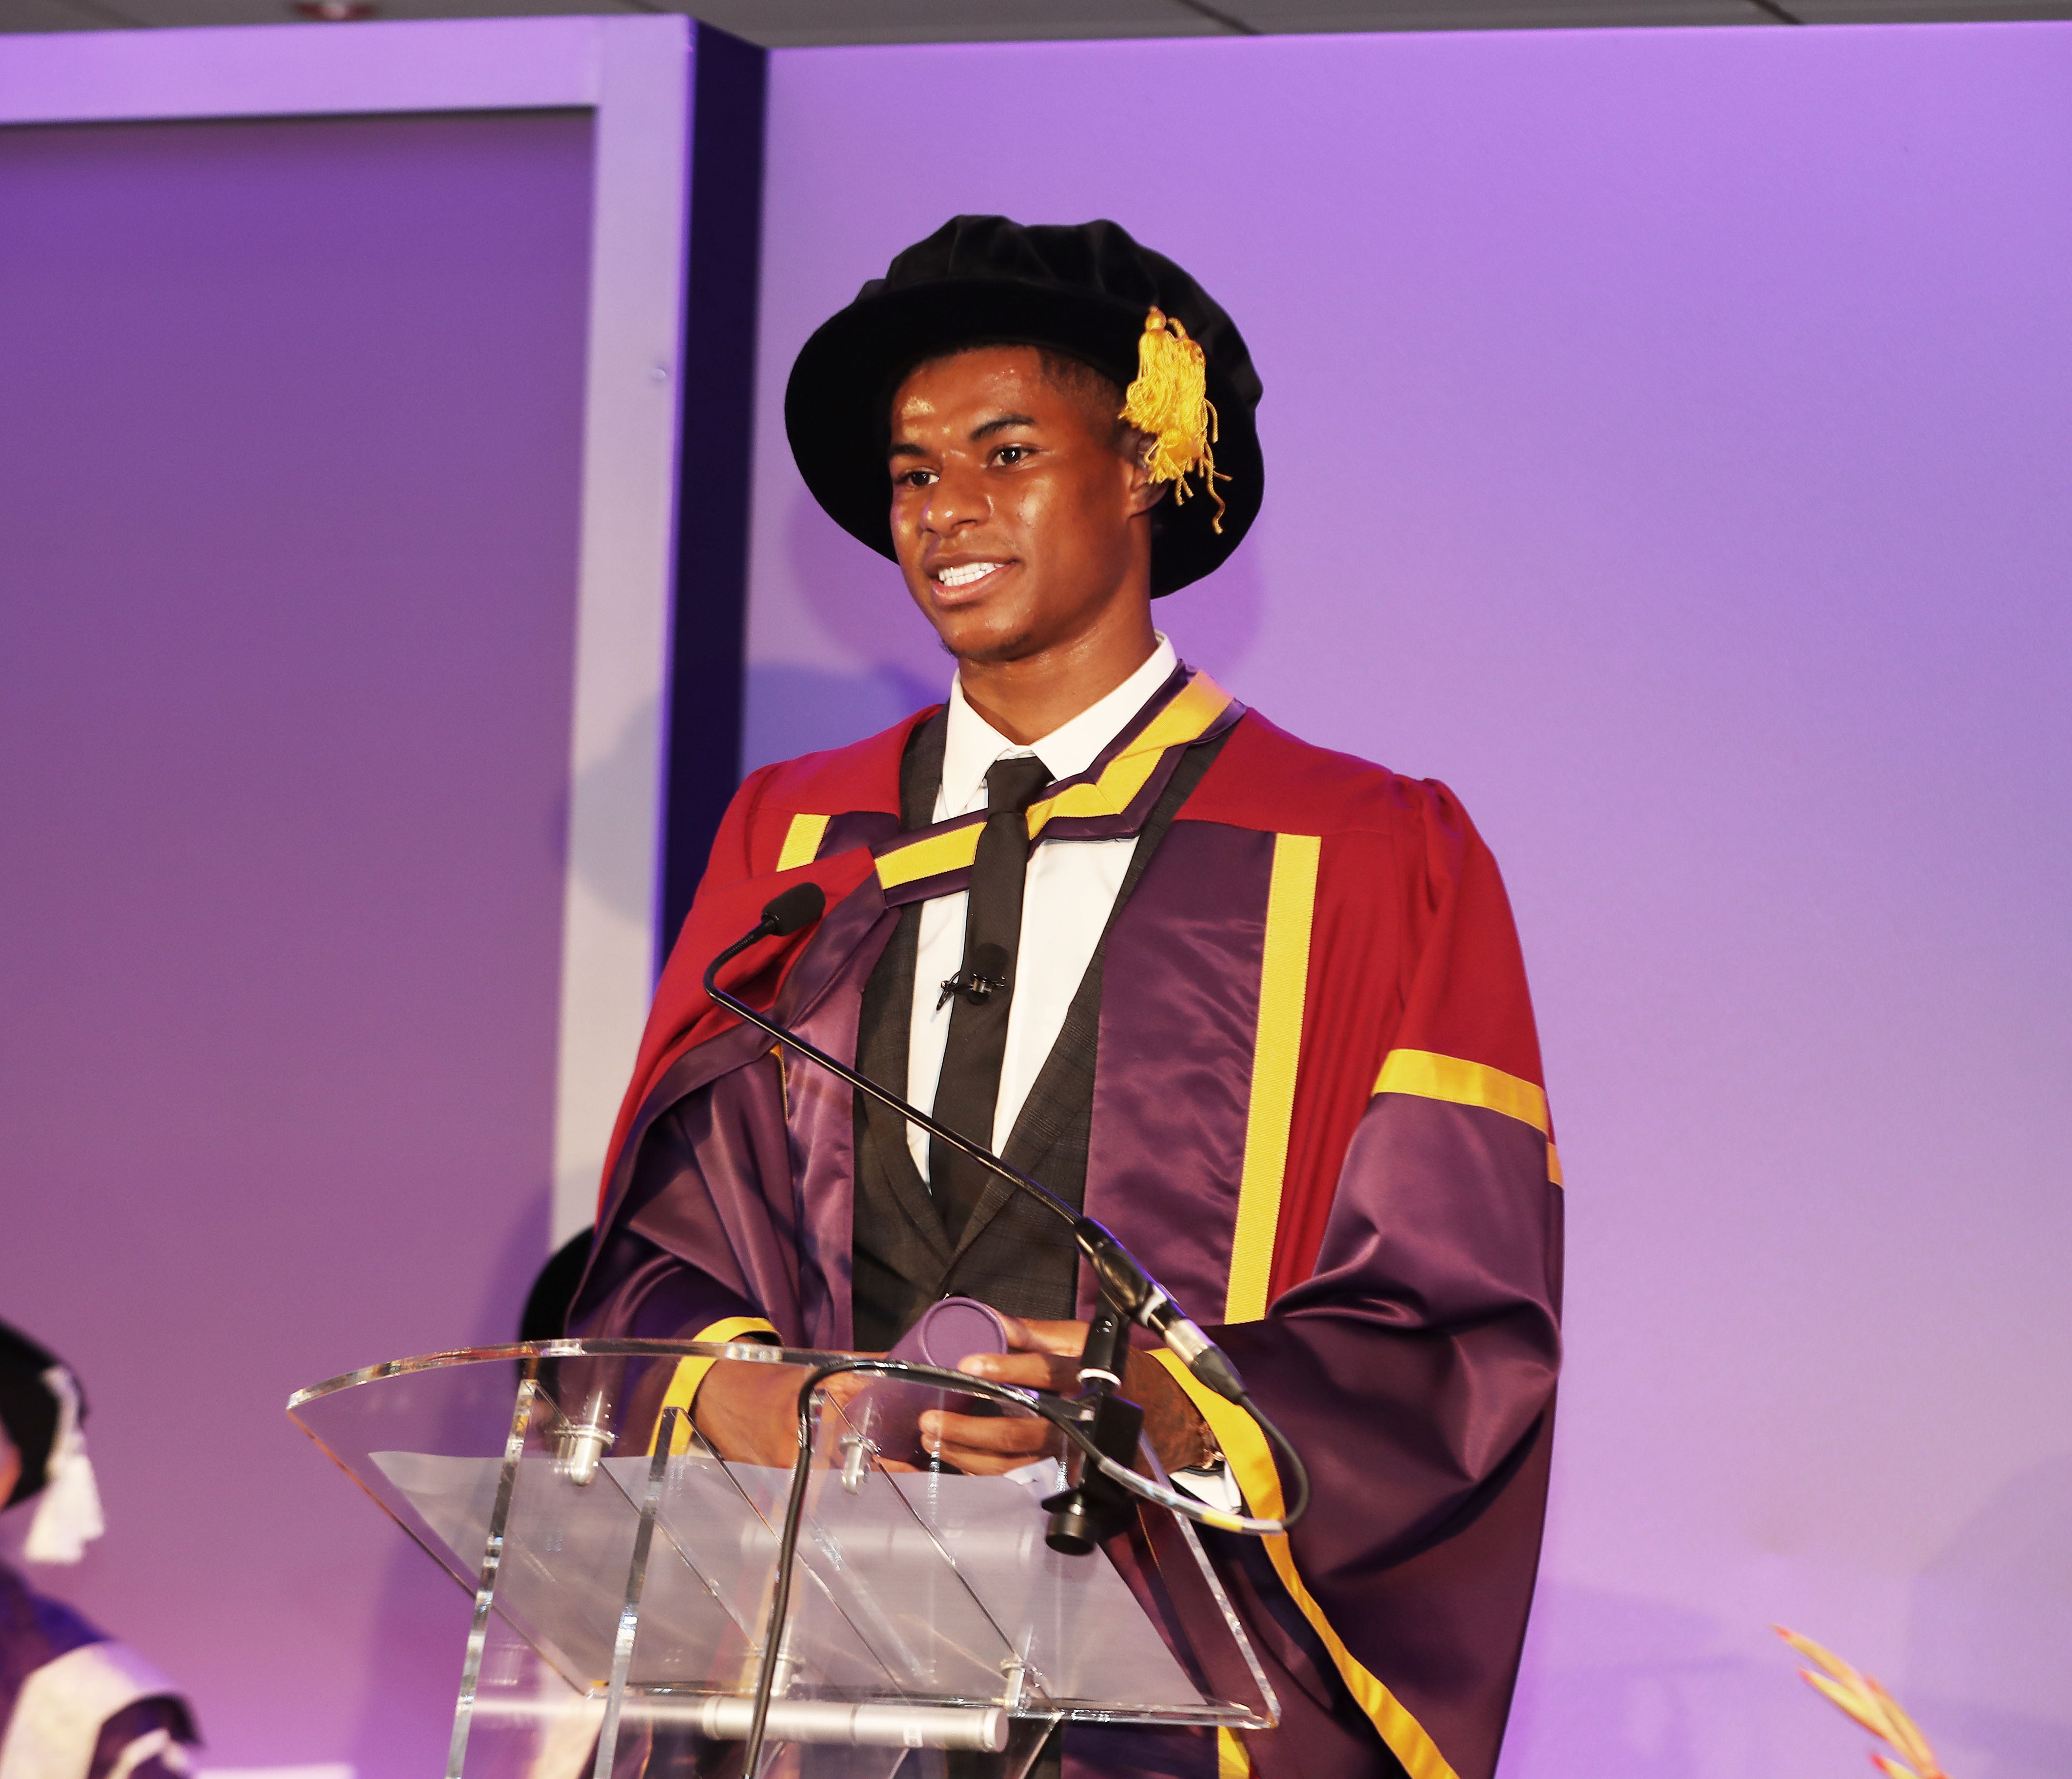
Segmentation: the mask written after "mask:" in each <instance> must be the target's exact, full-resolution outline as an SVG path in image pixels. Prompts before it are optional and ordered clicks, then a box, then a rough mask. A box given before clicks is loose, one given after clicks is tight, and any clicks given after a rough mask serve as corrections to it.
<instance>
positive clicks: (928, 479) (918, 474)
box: [892, 470, 935, 488]
mask: <svg viewBox="0 0 2072 1779" xmlns="http://www.w3.org/2000/svg"><path fill="white" fill-rule="evenodd" d="M934 481H935V471H934V470H901V471H900V473H899V474H898V475H895V476H894V477H893V479H892V485H893V487H895V488H925V487H928V486H929V485H930V483H932V482H934Z"/></svg>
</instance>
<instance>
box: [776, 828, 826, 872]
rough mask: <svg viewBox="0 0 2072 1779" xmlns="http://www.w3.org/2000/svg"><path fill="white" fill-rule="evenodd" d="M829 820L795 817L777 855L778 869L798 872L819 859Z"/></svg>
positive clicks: (787, 829)
mask: <svg viewBox="0 0 2072 1779" xmlns="http://www.w3.org/2000/svg"><path fill="white" fill-rule="evenodd" d="M829 819H830V818H828V816H793V817H792V818H791V826H790V827H789V828H786V829H785V830H784V844H783V848H781V849H780V850H779V853H778V854H777V869H779V870H780V871H791V870H796V869H797V868H798V867H799V866H800V865H811V864H812V862H813V861H814V860H815V859H816V858H818V857H820V837H821V836H823V835H824V834H825V833H826V832H827V831H828V820H829Z"/></svg>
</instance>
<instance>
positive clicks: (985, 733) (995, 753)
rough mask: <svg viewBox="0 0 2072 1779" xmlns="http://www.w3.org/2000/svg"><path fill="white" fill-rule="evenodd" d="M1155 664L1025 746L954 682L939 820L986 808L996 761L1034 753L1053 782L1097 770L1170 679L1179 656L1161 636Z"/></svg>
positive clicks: (937, 812) (937, 811) (938, 803)
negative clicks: (1098, 763)
mask: <svg viewBox="0 0 2072 1779" xmlns="http://www.w3.org/2000/svg"><path fill="white" fill-rule="evenodd" d="M1154 634H1157V635H1158V646H1157V647H1156V648H1154V649H1153V651H1151V659H1149V660H1148V661H1146V662H1145V664H1144V665H1143V666H1142V667H1141V668H1138V669H1137V671H1136V672H1134V673H1133V674H1131V675H1130V676H1129V677H1128V679H1127V680H1124V681H1123V682H1122V684H1120V685H1119V686H1117V687H1116V688H1115V690H1114V691H1112V692H1110V693H1108V696H1106V697H1105V698H1102V699H1100V700H1098V701H1096V702H1095V703H1093V704H1091V705H1087V708H1086V709H1084V710H1083V711H1081V712H1080V713H1079V715H1078V716H1076V717H1073V718H1072V719H1071V721H1070V722H1067V723H1060V724H1059V725H1058V727H1057V728H1055V729H1052V730H1051V731H1050V733H1049V734H1047V735H1045V736H1043V737H1040V738H1039V739H1038V740H1036V741H1034V742H1030V744H1029V745H1028V746H1026V747H1024V746H1022V744H1021V743H1020V742H1010V741H1009V739H1008V738H1007V737H1005V735H1003V734H1001V733H1000V731H999V730H998V729H995V728H994V727H993V725H992V724H990V723H989V722H988V721H986V720H985V718H984V717H981V716H980V715H979V713H977V712H976V711H975V710H973V709H972V707H971V706H970V705H969V704H968V703H967V702H966V701H965V699H964V684H963V682H962V681H961V680H952V681H951V682H950V705H949V726H948V732H947V733H945V734H944V736H943V788H942V791H941V792H940V794H939V796H938V797H937V799H936V803H935V819H936V820H938V821H947V820H948V819H949V818H950V817H951V816H962V815H965V814H967V813H968V812H969V811H972V810H974V809H983V808H985V774H986V768H987V767H988V766H991V765H992V764H993V762H994V761H995V760H1010V759H1017V758H1020V757H1021V756H1022V755H1023V754H1036V755H1037V756H1038V757H1039V758H1041V759H1042V762H1043V764H1044V765H1045V766H1047V767H1048V768H1049V769H1050V776H1051V778H1052V779H1054V780H1055V779H1071V778H1076V777H1077V776H1078V775H1079V774H1080V773H1082V772H1083V771H1085V770H1087V767H1088V766H1091V765H1092V764H1093V763H1094V762H1095V760H1096V759H1097V758H1099V757H1100V751H1101V750H1102V749H1103V748H1104V747H1106V746H1108V743H1109V742H1112V741H1113V740H1114V739H1115V738H1116V736H1117V735H1119V734H1120V733H1122V729H1123V725H1124V724H1126V723H1127V722H1128V721H1129V719H1130V718H1131V717H1134V716H1135V715H1136V714H1137V712H1138V711H1140V710H1141V709H1143V708H1144V706H1145V703H1146V702H1147V701H1149V698H1150V696H1151V695H1152V693H1153V692H1156V691H1157V689H1158V688H1159V687H1161V685H1163V684H1165V681H1166V680H1168V679H1169V678H1170V676H1171V675H1172V672H1173V670H1174V668H1176V667H1177V666H1178V665H1179V657H1178V655H1176V654H1175V653H1174V648H1173V645H1172V643H1171V642H1170V641H1169V640H1168V639H1166V637H1165V635H1163V634H1162V633H1154Z"/></svg>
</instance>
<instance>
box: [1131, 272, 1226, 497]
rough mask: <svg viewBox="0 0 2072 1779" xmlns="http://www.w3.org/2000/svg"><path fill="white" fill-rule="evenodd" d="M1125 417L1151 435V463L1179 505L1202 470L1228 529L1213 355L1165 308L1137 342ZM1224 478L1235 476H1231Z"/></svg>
mask: <svg viewBox="0 0 2072 1779" xmlns="http://www.w3.org/2000/svg"><path fill="white" fill-rule="evenodd" d="M1120 418H1122V419H1124V420H1125V421H1128V423H1129V424H1130V425H1133V426H1134V427H1135V428H1136V429H1137V430H1138V431H1139V432H1140V433H1149V434H1150V435H1151V440H1152V446H1151V454H1150V457H1149V460H1148V462H1147V463H1146V467H1147V468H1148V469H1149V470H1150V471H1151V479H1152V480H1153V481H1154V482H1170V483H1172V484H1173V485H1174V486H1173V501H1174V505H1176V506H1178V505H1179V504H1180V503H1182V502H1183V501H1185V500H1186V498H1187V496H1188V495H1189V494H1190V493H1191V492H1193V490H1191V489H1190V488H1189V487H1188V486H1187V478H1188V477H1189V476H1190V475H1193V474H1194V473H1195V472H1196V471H1197V470H1198V471H1199V472H1200V473H1201V477H1202V487H1204V488H1206V489H1207V491H1208V495H1209V498H1210V499H1211V500H1213V501H1215V503H1216V516H1215V520H1214V521H1213V524H1214V526H1215V532H1216V535H1217V536H1219V537H1220V536H1222V535H1223V496H1222V495H1219V494H1218V493H1217V492H1216V479H1217V476H1218V475H1219V471H1218V470H1217V468H1216V458H1215V450H1213V449H1212V447H1213V446H1214V445H1215V440H1216V409H1215V403H1214V402H1212V401H1210V400H1209V374H1208V358H1207V355H1206V354H1204V353H1203V351H1202V348H1201V344H1200V343H1199V342H1198V341H1196V340H1191V339H1188V338H1187V330H1186V328H1185V327H1182V325H1181V324H1180V323H1179V322H1178V321H1177V320H1175V319H1174V318H1173V317H1172V316H1170V315H1169V314H1166V313H1165V310H1162V309H1156V308H1154V309H1153V310H1152V311H1151V313H1150V314H1148V315H1146V316H1145V318H1144V332H1143V335H1141V338H1140V339H1138V340H1137V380H1136V381H1135V382H1134V383H1133V384H1130V386H1129V391H1128V396H1127V397H1126V398H1125V400H1124V402H1123V405H1122V413H1121V415H1120ZM1223 480H1224V481H1226V482H1227V481H1229V480H1230V478H1229V477H1228V476H1227V475H1226V476H1224V477H1223Z"/></svg>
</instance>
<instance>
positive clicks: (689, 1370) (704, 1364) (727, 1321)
mask: <svg viewBox="0 0 2072 1779" xmlns="http://www.w3.org/2000/svg"><path fill="white" fill-rule="evenodd" d="M820 820H822V821H825V820H827V817H826V816H822V817H821V818H820ZM776 1333H777V1330H776V1329H775V1328H773V1327H772V1326H771V1325H770V1324H769V1323H768V1322H767V1321H764V1320H763V1317H760V1316H726V1317H722V1318H721V1319H720V1320H719V1321H716V1322H714V1323H713V1324H712V1325H710V1326H709V1327H706V1328H701V1329H699V1330H698V1332H697V1333H696V1334H694V1335H693V1336H692V1337H691V1338H692V1339H693V1340H695V1341H700V1342H701V1343H703V1344H704V1345H705V1346H726V1343H727V1342H728V1341H738V1340H739V1339H740V1338H741V1337H742V1336H743V1335H745V1334H767V1335H769V1336H770V1337H771V1338H772V1339H775V1337H776ZM718 1363H719V1361H718V1360H717V1359H703V1358H700V1359H679V1360H677V1361H676V1373H675V1374H674V1375H673V1376H672V1377H671V1378H670V1379H669V1387H668V1391H666V1392H665V1393H664V1395H663V1398H662V1406H661V1407H660V1409H658V1410H656V1415H655V1431H654V1432H652V1434H650V1435H649V1436H648V1456H650V1457H652V1456H654V1455H655V1442H656V1440H659V1439H660V1438H661V1436H662V1416H663V1415H664V1414H665V1413H667V1412H668V1411H669V1410H670V1409H672V1408H675V1409H679V1410H680V1411H682V1414H683V1417H684V1418H683V1419H682V1420H680V1421H678V1422H677V1423H676V1440H675V1441H674V1442H673V1443H672V1444H671V1446H670V1448H669V1455H670V1456H672V1457H674V1456H676V1455H677V1454H678V1453H679V1452H688V1451H689V1450H690V1448H691V1399H692V1398H693V1397H694V1396H696V1395H697V1393H698V1386H699V1385H700V1384H701V1383H704V1382H705V1374H706V1373H707V1372H708V1371H709V1370H712V1368H713V1366H715V1365H717V1364H718Z"/></svg>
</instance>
